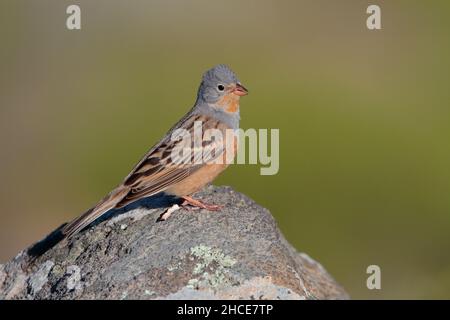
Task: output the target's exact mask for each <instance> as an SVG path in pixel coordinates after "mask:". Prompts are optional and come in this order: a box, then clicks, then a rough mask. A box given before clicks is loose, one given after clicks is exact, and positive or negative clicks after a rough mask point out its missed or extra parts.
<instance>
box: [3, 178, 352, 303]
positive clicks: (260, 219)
mask: <svg viewBox="0 0 450 320" xmlns="http://www.w3.org/2000/svg"><path fill="white" fill-rule="evenodd" d="M196 197H197V198H200V199H203V200H205V202H210V203H215V204H220V205H223V206H224V208H223V209H222V210H221V211H219V212H209V211H205V210H195V211H194V210H187V209H186V208H182V209H180V210H178V211H176V212H174V213H172V215H171V216H170V217H169V218H168V219H167V220H166V221H162V222H157V220H158V217H159V216H160V215H161V214H162V213H163V212H164V210H165V209H166V208H167V206H168V205H169V203H168V202H167V201H168V200H166V199H165V200H160V199H159V200H158V199H147V200H143V201H140V202H139V203H137V204H134V205H131V206H128V207H127V208H124V209H121V210H116V211H114V212H112V213H110V216H109V218H108V219H105V220H104V221H100V222H98V223H96V224H95V225H92V226H90V227H88V228H87V229H85V230H84V231H82V232H81V233H79V234H78V235H76V236H75V237H74V238H73V239H72V240H70V241H69V242H66V241H62V242H60V243H57V244H56V245H54V246H53V247H51V246H49V248H48V250H47V251H45V252H44V253H43V254H41V255H39V256H37V257H34V258H33V257H31V256H30V255H31V253H33V252H34V251H33V250H34V249H35V247H39V246H36V245H35V246H34V247H31V248H29V249H28V250H25V251H23V252H21V253H20V254H19V255H18V256H17V257H16V258H14V259H13V260H11V261H10V262H8V263H6V264H4V265H0V299H299V300H300V299H347V298H349V297H348V295H347V293H346V292H345V291H344V290H343V289H342V288H341V287H340V286H339V285H338V284H337V283H336V282H335V281H334V280H333V278H332V277H331V276H330V275H329V274H328V273H327V272H326V270H325V269H324V268H323V267H322V266H321V265H320V264H319V263H317V262H315V261H314V260H313V259H311V258H310V257H309V256H307V255H306V254H304V253H298V252H297V251H296V250H295V249H294V248H293V247H292V246H291V245H290V244H289V243H288V242H287V241H286V240H285V238H284V237H283V235H282V234H281V233H280V231H279V229H278V227H277V225H276V223H275V221H274V219H273V217H272V215H271V214H270V212H269V211H268V210H267V209H265V208H262V207H261V206H259V205H257V204H256V203H255V202H254V201H252V200H251V199H249V198H248V197H246V196H244V195H242V194H240V193H238V192H235V191H233V190H232V189H231V188H229V187H213V186H209V187H207V188H205V189H204V190H203V191H201V192H199V193H197V194H196ZM55 232H56V231H55ZM52 234H53V233H52ZM51 238H52V235H49V237H48V238H47V239H45V240H44V241H41V244H42V243H46V241H49V240H48V239H51Z"/></svg>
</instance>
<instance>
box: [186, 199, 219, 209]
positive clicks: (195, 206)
mask: <svg viewBox="0 0 450 320" xmlns="http://www.w3.org/2000/svg"><path fill="white" fill-rule="evenodd" d="M182 198H183V199H184V201H183V203H182V204H181V206H182V207H186V206H188V205H190V206H191V207H192V208H191V207H187V208H188V210H198V209H206V210H209V211H219V210H220V209H222V208H223V206H220V205H217V204H207V203H204V202H201V201H200V200H196V199H194V198H192V197H188V196H184V197H182Z"/></svg>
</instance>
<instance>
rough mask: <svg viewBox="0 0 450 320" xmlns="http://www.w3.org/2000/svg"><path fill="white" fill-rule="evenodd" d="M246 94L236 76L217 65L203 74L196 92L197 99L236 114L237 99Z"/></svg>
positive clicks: (222, 66) (226, 68) (229, 70)
mask: <svg viewBox="0 0 450 320" xmlns="http://www.w3.org/2000/svg"><path fill="white" fill-rule="evenodd" d="M247 94H248V90H247V89H246V88H245V87H244V86H243V85H242V84H241V83H240V81H239V79H238V78H237V77H236V74H235V73H234V72H233V71H232V70H231V69H230V68H229V67H228V66H226V65H224V64H219V65H217V66H215V67H213V68H211V69H209V70H208V71H206V72H205V74H204V75H203V78H202V83H201V84H200V88H199V90H198V99H201V101H203V102H206V103H207V104H209V105H212V106H214V107H216V108H223V109H224V110H225V111H226V112H237V111H238V109H239V98H240V97H242V96H245V95H247Z"/></svg>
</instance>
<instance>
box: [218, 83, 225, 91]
mask: <svg viewBox="0 0 450 320" xmlns="http://www.w3.org/2000/svg"><path fill="white" fill-rule="evenodd" d="M217 90H219V91H223V90H225V86H224V85H223V84H219V85H217Z"/></svg>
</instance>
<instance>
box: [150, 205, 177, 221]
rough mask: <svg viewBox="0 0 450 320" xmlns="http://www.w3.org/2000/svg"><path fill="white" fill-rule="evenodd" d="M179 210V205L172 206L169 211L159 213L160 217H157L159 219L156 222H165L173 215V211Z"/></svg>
mask: <svg viewBox="0 0 450 320" xmlns="http://www.w3.org/2000/svg"><path fill="white" fill-rule="evenodd" d="M180 209H181V207H180V206H179V205H177V204H174V205H173V206H171V207H170V208H169V209H167V210H166V211H164V212H163V213H161V215H160V216H159V218H158V219H157V220H156V221H157V222H159V221H166V220H167V219H168V218H169V217H170V215H171V214H172V213H174V212H175V211H177V210H180Z"/></svg>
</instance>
